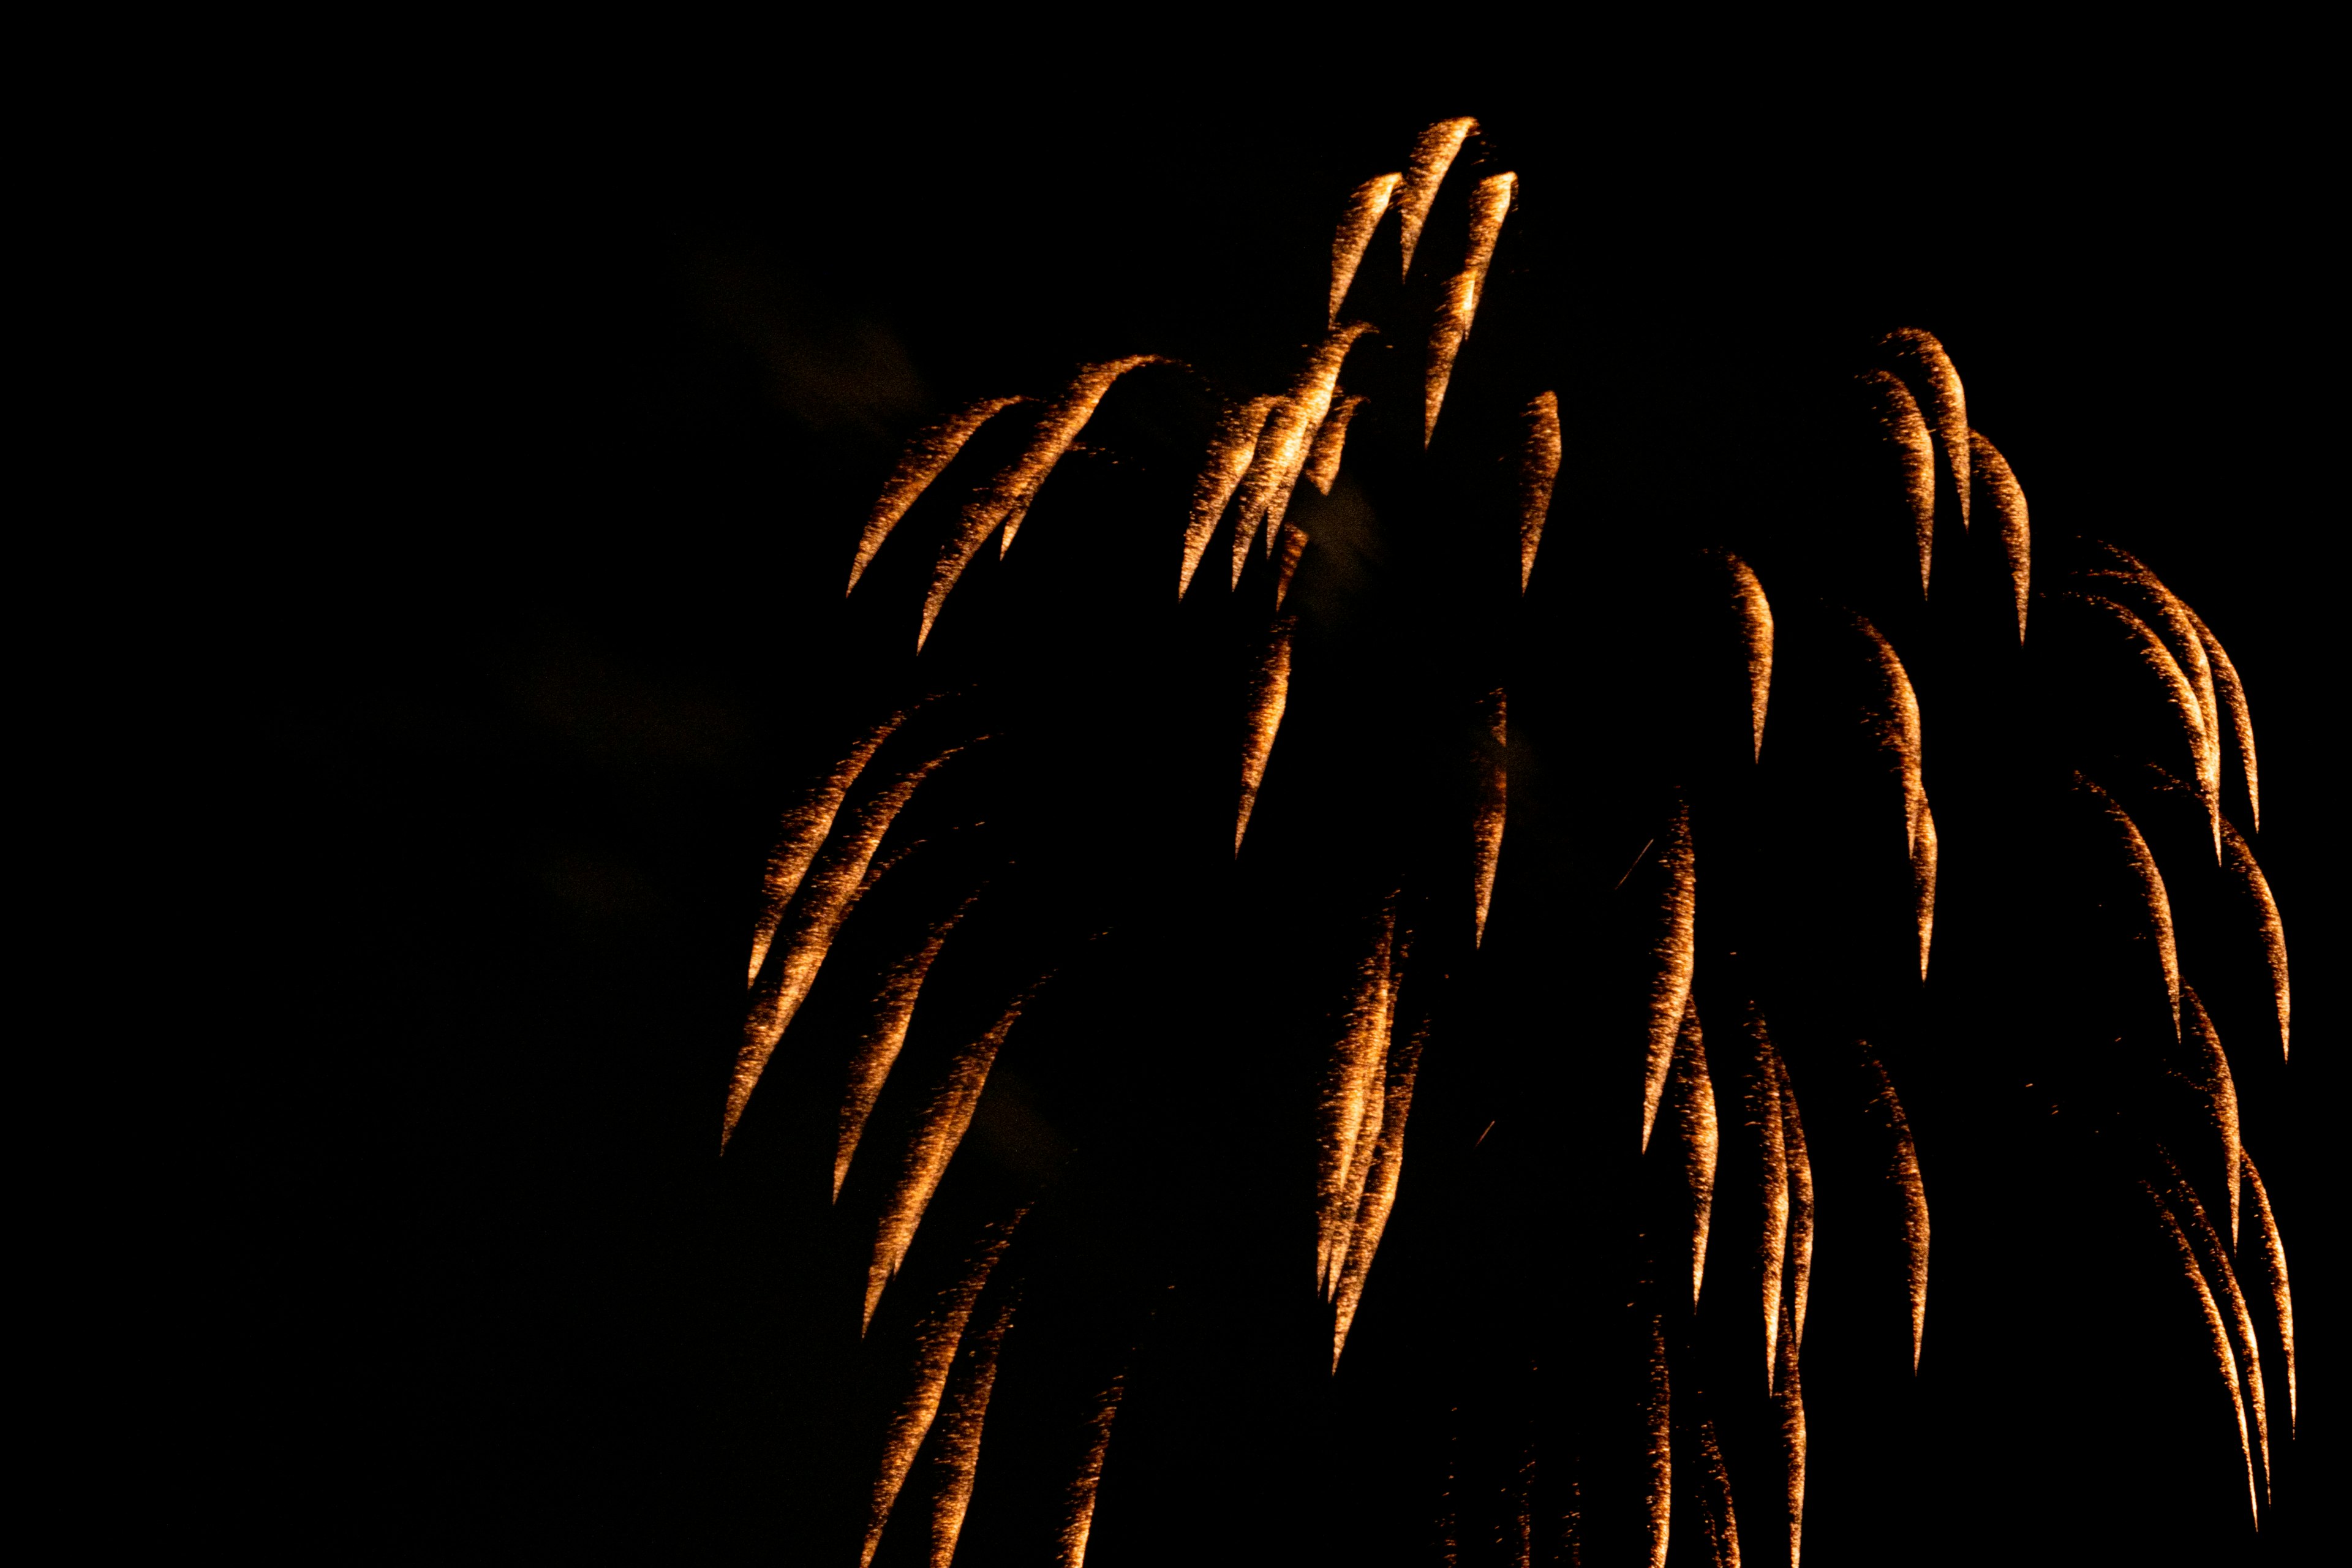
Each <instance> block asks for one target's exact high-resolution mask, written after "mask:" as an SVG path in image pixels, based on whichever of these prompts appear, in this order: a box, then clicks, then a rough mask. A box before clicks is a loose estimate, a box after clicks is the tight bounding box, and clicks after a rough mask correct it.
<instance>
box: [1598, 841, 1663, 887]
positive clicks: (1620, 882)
mask: <svg viewBox="0 0 2352 1568" xmlns="http://www.w3.org/2000/svg"><path fill="white" fill-rule="evenodd" d="M1655 843H1657V840H1656V839H1654V838H1652V839H1648V840H1645V841H1644V842H1643V845H1642V847H1640V848H1639V849H1636V850H1634V851H1633V858H1632V859H1631V860H1628V861H1626V862H1625V868H1624V869H1623V870H1622V871H1620V872H1619V873H1618V874H1617V880H1616V881H1615V882H1613V883H1612V884H1611V885H1610V888H1609V890H1610V891H1611V892H1612V893H1613V892H1615V891H1616V890H1617V889H1620V888H1622V887H1623V886H1624V885H1625V882H1626V879H1628V878H1630V877H1632V876H1633V873H1634V872H1635V871H1637V870H1639V869H1640V868H1641V865H1642V861H1643V858H1644V857H1646V856H1647V855H1648V854H1649V853H1650V847H1651V846H1652V845H1654V844H1655Z"/></svg>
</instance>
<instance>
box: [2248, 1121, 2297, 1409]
mask: <svg viewBox="0 0 2352 1568" xmlns="http://www.w3.org/2000/svg"><path fill="white" fill-rule="evenodd" d="M2241 1153H2242V1156H2243V1158H2244V1160H2245V1162H2246V1185H2247V1187H2248V1188H2249V1189H2250V1190H2252V1193H2253V1194H2254V1219H2255V1222H2256V1224H2258V1225H2259V1226H2261V1227H2262V1233H2263V1265H2264V1268H2265V1270H2266V1272H2267V1273H2268V1274H2269V1275H2270V1281H2271V1311H2272V1315H2273V1317H2274V1318H2275V1319H2276V1320H2277V1323H2278V1336H2279V1350H2280V1351H2281V1352H2283V1356H2284V1360H2285V1362H2286V1430H2287V1436H2290V1437H2292V1436H2294V1419H2295V1394H2294V1295H2293V1293H2292V1292H2291V1291H2289V1290H2288V1289H2287V1279H2286V1245H2285V1243H2284V1242H2283V1241H2282V1240H2281V1239H2280V1238H2279V1227H2278V1219H2277V1216H2275V1215H2273V1214H2272V1213H2271V1195H2270V1194H2269V1192H2268V1191H2266V1190H2265V1189H2264V1188H2263V1173H2261V1172H2260V1171H2257V1170H2255V1169H2254V1157H2253V1156H2252V1154H2244V1153H2243V1151H2241Z"/></svg>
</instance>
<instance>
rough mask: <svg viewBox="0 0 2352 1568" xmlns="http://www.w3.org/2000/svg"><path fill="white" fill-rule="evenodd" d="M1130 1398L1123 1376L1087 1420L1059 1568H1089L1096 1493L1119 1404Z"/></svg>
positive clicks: (1059, 1550)
mask: <svg viewBox="0 0 2352 1568" xmlns="http://www.w3.org/2000/svg"><path fill="white" fill-rule="evenodd" d="M1126 1394H1127V1374H1126V1373H1119V1374H1118V1376H1116V1377H1114V1378H1112V1379H1111V1380H1110V1385H1109V1386H1108V1387H1107V1388H1105V1389H1104V1390H1103V1391H1102V1393H1101V1394H1099V1395H1098V1396H1097V1400H1096V1404H1095V1409H1094V1414H1093V1415H1090V1416H1088V1417H1087V1427H1088V1434H1087V1448H1086V1453H1085V1455H1084V1457H1083V1458H1080V1459H1079V1461H1078V1473H1077V1474H1076V1476H1074V1477H1072V1478H1071V1479H1070V1486H1069V1490H1068V1491H1067V1492H1066V1493H1065V1494H1064V1498H1065V1503H1064V1506H1065V1508H1066V1513H1065V1514H1064V1516H1063V1523H1062V1531H1061V1535H1060V1537H1059V1539H1058V1540H1057V1541H1056V1542H1055V1547H1056V1552H1057V1554H1056V1556H1055V1560H1054V1561H1055V1564H1056V1568H1085V1563H1086V1561H1087V1535H1088V1534H1090V1533H1091V1532H1092V1531H1093V1530H1094V1522H1095V1492H1096V1491H1097V1489H1099V1488H1100V1487H1101V1485H1102V1472H1103V1457H1104V1456H1105V1455H1106V1454H1107V1453H1108V1452H1109V1450H1110V1425H1111V1422H1112V1421H1113V1420H1115V1419H1116V1418H1117V1417H1118V1405H1119V1401H1120V1400H1121V1399H1122V1398H1124V1397H1125V1396H1126Z"/></svg>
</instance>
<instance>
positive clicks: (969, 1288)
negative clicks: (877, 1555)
mask: <svg viewBox="0 0 2352 1568" xmlns="http://www.w3.org/2000/svg"><path fill="white" fill-rule="evenodd" d="M1025 1212H1026V1211H1025V1210H1024V1211H1021V1213H1016V1214H1014V1215H1013V1218H1012V1219H1011V1220H1009V1221H1007V1222H1006V1223H1005V1224H1004V1225H1003V1226H1001V1227H996V1228H995V1229H994V1234H992V1236H990V1237H988V1239H987V1240H986V1241H984V1242H983V1243H982V1246H981V1247H980V1250H979V1251H978V1252H977V1253H976V1254H975V1255H974V1256H973V1258H972V1259H971V1262H970V1263H969V1264H967V1265H966V1266H965V1268H964V1273H963V1278H962V1279H959V1280H958V1281H957V1282H956V1283H955V1284H954V1285H952V1286H950V1288H949V1289H946V1290H944V1291H942V1292H940V1303H939V1305H938V1306H937V1307H936V1308H934V1309H933V1310H932V1311H931V1312H930V1313H929V1316H927V1317H926V1318H925V1319H924V1321H923V1323H922V1326H921V1327H920V1328H919V1329H918V1330H916V1331H915V1361H914V1367H913V1373H914V1375H913V1380H912V1381H913V1384H914V1386H913V1387H912V1388H911V1389H910V1390H909V1391H908V1394H907V1396H906V1397H905V1399H903V1400H902V1401H900V1403H899V1405H898V1408H897V1409H896V1410H894V1411H893V1412H891V1415H890V1424H889V1426H888V1427H887V1429H886V1431H885V1433H884V1436H883V1439H882V1463H881V1467H880V1468H879V1469H878V1471H877V1473H876V1475H875V1478H874V1492H873V1498H872V1503H871V1506H870V1507H869V1508H868V1510H867V1512H866V1547H865V1550H864V1552H861V1553H860V1554H859V1556H858V1559H857V1561H858V1563H859V1568H865V1564H866V1563H871V1562H873V1561H874V1551H875V1548H876V1547H877V1546H879V1545H880V1544H881V1543H882V1527H883V1526H884V1525H885V1524H887V1523H888V1522H889V1520H890V1508H891V1505H892V1504H893V1503H895V1502H896V1501H897V1500H898V1489H899V1488H900V1487H902V1486H904V1485H905V1484H906V1480H907V1472H908V1470H909V1469H911V1468H913V1467H914V1463H915V1455H916V1453H917V1452H918V1451H919V1450H920V1449H921V1447H922V1446H923V1437H924V1435H925V1434H926V1433H928V1432H929V1431H930V1429H931V1422H932V1419H933V1418H934V1417H935V1416H937V1415H938V1414H939V1409H940V1395H941V1394H943V1393H944V1392H945V1391H946V1388H947V1384H948V1373H950V1370H952V1369H953V1367H954V1364H955V1356H956V1347H957V1346H958V1345H959V1344H961V1342H962V1341H963V1331H964V1326H965V1325H966V1324H967V1323H968V1322H970V1321H971V1310H972V1306H973V1304H974V1303H975V1302H977V1301H978V1300H980V1292H981V1288H982V1286H984V1285H986V1284H987V1283H988V1276H989V1274H990V1273H991V1271H992V1270H993V1269H994V1268H995V1267H996V1264H997V1260H998V1259H999V1258H1003V1256H1004V1248H1005V1247H1006V1245H1007V1244H1008V1243H1009V1242H1010V1241H1011V1240H1012V1235H1013V1226H1016V1225H1018V1224H1020V1223H1021V1215H1022V1213H1025ZM974 1430H975V1434H976V1433H977V1428H976V1427H975V1429H974ZM974 1440H975V1441H977V1436H975V1439H974Z"/></svg>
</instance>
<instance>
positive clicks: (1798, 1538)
mask: <svg viewBox="0 0 2352 1568" xmlns="http://www.w3.org/2000/svg"><path fill="white" fill-rule="evenodd" d="M1780 1343H1781V1347H1782V1348H1781V1352H1780V1389H1779V1392H1777V1393H1776V1394H1773V1396H1772V1402H1773V1404H1775V1405H1778V1406H1779V1407H1780V1462H1781V1464H1782V1466H1783V1467H1784V1473H1785V1475H1786V1477H1787V1485H1788V1492H1787V1497H1788V1508H1789V1568H1797V1561H1798V1557H1799V1554H1800V1552H1801V1551H1802V1548H1803V1545H1804V1535H1805V1390H1804V1384H1803V1382H1802V1380H1801V1378H1800V1377H1799V1375H1798V1372H1797V1347H1796V1336H1795V1335H1794V1334H1786V1335H1783V1336H1782V1337H1781V1341H1780Z"/></svg>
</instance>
